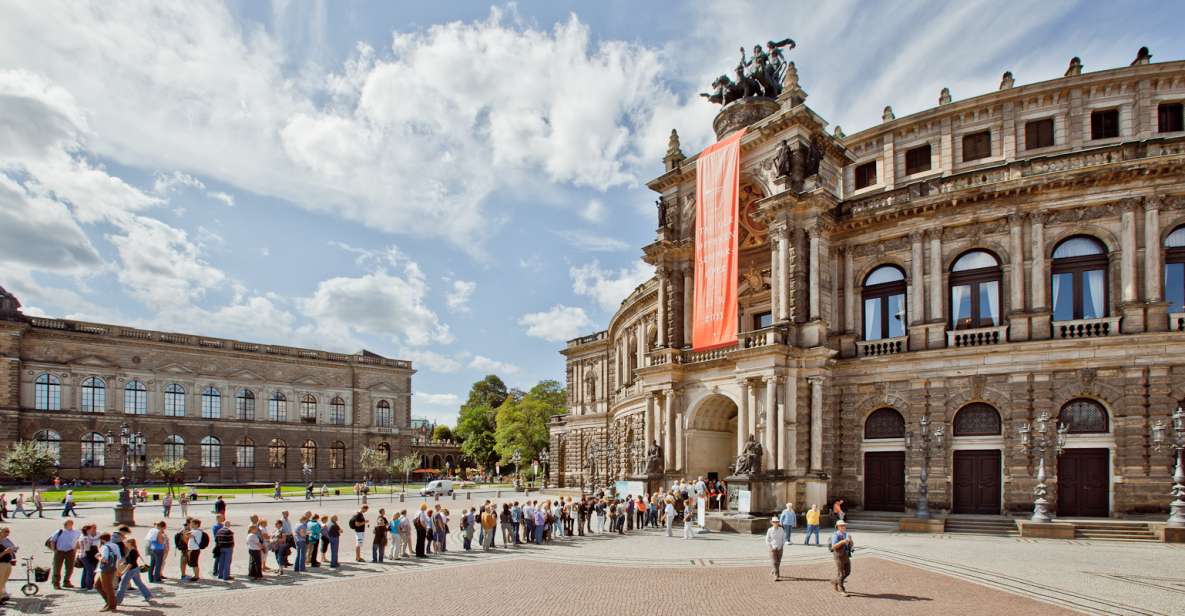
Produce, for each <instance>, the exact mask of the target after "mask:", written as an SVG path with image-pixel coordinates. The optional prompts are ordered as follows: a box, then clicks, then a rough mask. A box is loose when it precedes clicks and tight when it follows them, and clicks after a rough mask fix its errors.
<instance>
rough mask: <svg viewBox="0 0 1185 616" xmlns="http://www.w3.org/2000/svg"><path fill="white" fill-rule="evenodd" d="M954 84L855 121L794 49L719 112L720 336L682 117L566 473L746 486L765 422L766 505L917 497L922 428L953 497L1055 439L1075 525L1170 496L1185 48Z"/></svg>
mask: <svg viewBox="0 0 1185 616" xmlns="http://www.w3.org/2000/svg"><path fill="white" fill-rule="evenodd" d="M935 94H936V98H937V99H938V103H939V104H938V105H937V106H936V107H933V108H931V109H927V110H925V111H922V112H919V113H915V114H912V115H909V116H906V117H901V118H896V117H894V114H893V112H892V109H891V108H888V107H886V108H885V111H884V117H883V121H882V122H881V123H880V124H878V125H876V126H873V127H870V128H867V129H865V130H862V131H860V132H857V133H855V134H851V135H844V134H843V132H842V131H841V130H839V129H838V128H835V129H830V128H828V126H827V122H826V121H825V120H824V119H823V118H821V117H820V116H819V115H818V114H816V113H815V112H814V111H812V110H811V108H810V107H809V106H808V105H806V104H805V99H806V92H805V91H804V90H803V88H802V86H801V85H799V83H798V81H797V74H796V72H795V69H794V67H793V65H792V64H791V65H789V69H788V70H787V71H786V72H785V77H784V79H783V81H782V87H781V88H780V93H779V94H778V95H777V96H776V97H770V96H764V97H763V96H744V97H742V98H739V99H736V100H732V101H729V100H728V99H727V98H725V99H724V100H723V101H722V102H725V103H726V104H725V105H724V106H723V108H722V109H721V111H720V114H719V115H718V116H717V117H716V119H715V123H714V128H715V130H716V135H717V138H718V139H719V140H721V141H723V140H726V139H729V138H735V137H736V134H737V133H738V132H740V131H743V132H742V133H741V136H740V138H739V142H738V144H739V145H738V151H739V158H740V162H739V174H738V180H737V186H736V189H737V191H738V215H737V224H736V225H735V227H734V232H735V233H736V247H737V248H736V254H737V259H738V264H737V266H736V268H735V270H736V272H737V275H736V281H735V297H736V299H735V301H736V315H737V317H736V321H735V323H736V339H735V342H730V343H728V344H726V345H723V346H719V345H718V346H714V347H712V348H705V349H698V350H697V348H696V347H693V345H692V337H691V331H692V329H693V324H694V323H695V319H696V315H695V314H694V309H693V305H695V304H696V301H695V297H696V295H695V288H694V286H695V280H696V279H697V276H696V264H695V263H696V261H695V254H696V240H697V238H696V237H695V236H696V227H697V220H696V217H697V204H696V195H697V189H696V182H697V171H699V169H698V168H699V167H700V166H701V165H702V160H703V159H702V158H701V155H695V156H685V155H684V154H683V152H681V151H680V145H679V142H678V137H677V135H676V134H674V133H673V132H672V135H671V143H670V147H669V150H668V152H667V155H666V157H665V159H664V162H665V172H664V173H663V174H662V175H661V176H659V177H657V178H655V179H653V180H651V181H650V182H649V184H648V185H649V187H650V188H651V189H652V190H654V191H655V192H656V193H658V197H659V200H658V216H657V219H658V228H657V235H656V237H655V240H654V242H653V243H651V244H649V245H647V246H645V247H644V248H643V253H644V257H643V258H644V259H645V261H646V262H647V263H650V264H652V265H653V266H654V267H655V270H656V275H655V276H654V277H653V278H652V279H650V280H648V281H647V282H645V283H644V284H642V285H641V286H639V287H638V288H637V289H635V290H634V291H633V293H631V294H630V295H629V296H628V297H625V298H623V299H622V303H621V307H620V309H619V310H618V311H617V312H616V314H614V316H613V317H612V319H611V320H610V322H609V324H608V329H607V330H605V331H601V332H597V333H593V334H590V335H588V336H584V337H581V338H577V339H575V340H571V341H569V342H568V344H567V346H566V348H564V349H563V351H562V353H563V355H564V357H565V359H566V362H567V383H568V412H567V413H566V414H565V415H562V416H559V417H557V418H556V419H555V420H554V422H553V423H552V426H551V459H552V465H551V471H550V473H551V477H550V479H551V481H552V482H553V483H557V484H558V485H561V486H568V487H576V486H588V485H591V484H594V483H595V484H597V485H605V483H606V482H607V481H611V480H617V479H629V478H647V477H653V476H655V475H656V474H657V475H658V476H659V477H661V478H662V480H664V481H669V480H671V479H675V478H689V479H694V478H695V477H696V476H701V475H702V476H705V477H719V478H726V477H728V476H729V475H731V474H733V473H734V471H735V469H734V468H733V465H734V464H736V463H737V462H739V461H740V460H738V457H740V458H741V459H743V458H744V456H743V455H742V454H744V453H746V451H752V450H754V448H751V447H750V446H749V442H750V437H752V440H753V441H754V442H756V443H757V444H759V445H760V448H759V449H760V454H759V455H760V460H759V461H758V462H759V463H758V464H757V467H758V468H756V469H754V470H753V472H751V473H749V481H751V482H752V484H753V489H754V490H755V491H754V492H753V495H754V496H753V497H754V499H755V500H754V502H753V505H752V507H753V509H754V510H755V511H759V510H764V511H771V510H775V509H778V508H780V507H779V503H783V502H786V501H793V502H795V503H800V504H801V503H807V504H809V503H819V504H820V505H824V504H826V503H827V502H830V501H831V500H833V499H835V498H844V499H846V501H847V503H848V505H849V506H850V507H854V508H863V509H865V510H879V511H901V512H906V511H912V509H913V507H914V502H915V499H916V498H917V495H918V492H919V486H920V482H919V473H920V470H921V467H922V455H923V454H922V453H921V449H919V447H918V443H920V442H921V441H922V438H921V437H922V434H923V426H922V422H923V419H924V420H925V422H926V427H925V430H926V432H927V433H929V434H930V435H931V436H933V435H934V434H936V433H938V432H941V434H942V436H943V438H942V441H941V444H940V445H939V444H937V443H933V442H932V443H931V447H932V451H933V453H932V455H931V457H930V461H929V479H928V483H927V487H928V492H929V498H930V505H931V508H932V509H934V510H938V511H941V510H947V511H950V512H953V513H980V514H1000V513H1007V512H1014V511H1020V510H1027V509H1031V508H1032V502H1033V489H1034V486H1035V484H1036V482H1037V481H1036V476H1037V470H1038V467H1039V466H1040V460H1041V458H1042V450H1041V449H1040V448H1038V447H1036V446H1035V445H1036V444H1038V443H1042V442H1043V443H1044V444H1047V445H1048V446H1047V448H1046V449H1045V450H1044V460H1045V469H1046V475H1047V483H1048V486H1049V500H1050V503H1051V508H1053V509H1054V511H1055V512H1056V514H1057V515H1059V516H1115V515H1122V514H1125V513H1132V512H1153V511H1164V510H1165V509H1166V503H1167V501H1168V500H1169V499H1168V498H1167V497H1166V495H1167V493H1168V491H1169V487H1170V486H1171V485H1172V482H1171V480H1170V476H1171V474H1172V457H1171V456H1170V455H1169V454H1168V453H1167V452H1157V451H1156V450H1155V448H1154V447H1153V442H1152V437H1151V432H1152V427H1153V425H1154V424H1155V423H1156V422H1159V421H1171V420H1170V417H1171V415H1172V413H1173V411H1174V410H1175V409H1176V408H1177V407H1178V404H1180V403H1181V401H1182V400H1185V127H1183V121H1182V119H1183V118H1182V102H1183V101H1185V62H1163V63H1150V62H1149V59H1148V56H1147V54H1146V53H1141V54H1140V57H1139V58H1137V60H1136V61H1135V62H1133V63H1132V65H1131V66H1128V67H1123V68H1117V69H1109V70H1100V71H1094V72H1083V71H1082V65H1081V63H1080V62H1078V60H1077V59H1076V58H1075V59H1074V61H1073V62H1071V65H1070V68H1069V69H1068V70H1067V71H1066V75H1065V76H1064V77H1062V78H1058V79H1053V80H1050V81H1044V82H1040V83H1033V84H1028V85H1017V84H1014V83H1013V79H1012V76H1011V74H1005V75H1004V78H1003V80H1002V82H1001V84H1000V86H999V88H998V90H997V91H994V92H990V93H988V94H983V95H980V96H975V97H973V98H968V99H966V100H957V101H956V100H952V98H951V96H950V93H949V92H947V91H946V90H943V92H942V93H941V94H940V93H938V92H936V93H935ZM705 104H707V103H705ZM38 372H39V371H38V370H37V369H34V368H32V367H31V366H26V367H23V368H22V370H21V375H22V379H32V378H34V375H35V373H38ZM75 374H77V372H76V373H75ZM158 378H159V377H158ZM23 382H24V381H23ZM27 387H30V388H31V387H32V384H31V383H30V384H28V385H27ZM121 387H122V385H121ZM1059 427H1060V434H1059V433H1058V432H1059ZM72 436H74V435H72ZM650 443H656V444H657V446H658V448H661V459H660V460H658V461H657V463H656V464H655V465H652V466H650V467H649V468H648V464H647V452H648V451H649V450H650V449H651V447H650V445H649V444H650ZM656 451H657V448H656Z"/></svg>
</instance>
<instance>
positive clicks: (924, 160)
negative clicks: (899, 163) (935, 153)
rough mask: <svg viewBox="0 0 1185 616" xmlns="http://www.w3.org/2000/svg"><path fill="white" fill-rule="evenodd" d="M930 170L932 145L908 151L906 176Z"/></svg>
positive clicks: (906, 155) (906, 153) (906, 154)
mask: <svg viewBox="0 0 1185 616" xmlns="http://www.w3.org/2000/svg"><path fill="white" fill-rule="evenodd" d="M929 170H930V144H928V143H927V144H926V145H923V146H920V147H916V148H913V149H912V150H906V152H905V175H913V174H915V173H921V172H923V171H929Z"/></svg>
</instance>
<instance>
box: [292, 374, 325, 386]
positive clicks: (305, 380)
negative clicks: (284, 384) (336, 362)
mask: <svg viewBox="0 0 1185 616" xmlns="http://www.w3.org/2000/svg"><path fill="white" fill-rule="evenodd" d="M292 384H293V385H308V386H310V387H324V386H325V383H322V382H321V381H319V380H317V379H316V378H315V377H313V376H312V375H307V374H306V375H305V376H302V377H299V378H296V379H293V380H292Z"/></svg>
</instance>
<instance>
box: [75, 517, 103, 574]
mask: <svg viewBox="0 0 1185 616" xmlns="http://www.w3.org/2000/svg"><path fill="white" fill-rule="evenodd" d="M76 545H77V546H78V549H77V552H76V554H77V556H75V562H74V566H75V567H79V568H81V569H82V581H81V582H80V584H79V588H82V589H83V590H91V589H92V588H94V587H95V569H96V568H97V567H98V566H99V529H98V528H97V527H96V526H95V525H94V524H87V525H86V526H83V527H82V536H80V537H79V538H78V543H77V544H76Z"/></svg>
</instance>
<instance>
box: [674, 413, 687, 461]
mask: <svg viewBox="0 0 1185 616" xmlns="http://www.w3.org/2000/svg"><path fill="white" fill-rule="evenodd" d="M685 419H686V417H684V415H683V411H679V412H678V413H676V414H675V470H678V471H686V470H687V444H686V443H685V442H684V441H685V440H686V437H685V436H684V431H683V423H684V421H685Z"/></svg>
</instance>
